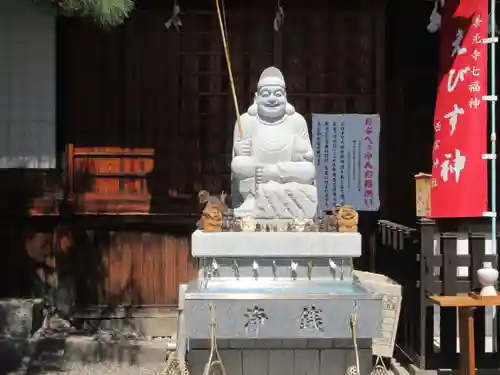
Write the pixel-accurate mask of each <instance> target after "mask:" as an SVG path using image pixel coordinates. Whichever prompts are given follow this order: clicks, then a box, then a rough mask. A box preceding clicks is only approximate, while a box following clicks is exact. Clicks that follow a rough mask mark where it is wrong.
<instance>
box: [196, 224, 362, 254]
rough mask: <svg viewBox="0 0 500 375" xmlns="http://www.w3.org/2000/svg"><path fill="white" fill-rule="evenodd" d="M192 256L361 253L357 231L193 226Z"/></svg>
mask: <svg viewBox="0 0 500 375" xmlns="http://www.w3.org/2000/svg"><path fill="white" fill-rule="evenodd" d="M191 253H192V255H193V256H194V257H224V258H232V257H263V258H265V257H286V258H292V259H293V258H300V257H310V258H314V257H327V258H328V257H335V258H355V257H359V256H361V234H360V233H337V232H218V233H205V232H203V231H200V230H197V231H196V232H194V233H193V235H192V237H191Z"/></svg>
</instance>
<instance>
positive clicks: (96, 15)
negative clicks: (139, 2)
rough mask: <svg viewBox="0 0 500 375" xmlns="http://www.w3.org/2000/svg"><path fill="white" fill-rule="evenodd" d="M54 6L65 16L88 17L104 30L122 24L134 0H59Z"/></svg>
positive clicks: (131, 8) (130, 10)
mask: <svg viewBox="0 0 500 375" xmlns="http://www.w3.org/2000/svg"><path fill="white" fill-rule="evenodd" d="M56 1H57V0H56ZM56 4H57V7H58V9H59V11H60V12H61V13H62V14H63V15H65V16H83V17H90V18H92V19H93V20H94V21H96V22H97V23H98V24H100V25H101V26H102V27H105V28H109V27H113V26H117V25H119V24H122V23H123V22H124V21H125V20H126V19H127V18H128V17H129V15H130V13H131V12H132V10H133V9H134V0H59V1H57V2H56Z"/></svg>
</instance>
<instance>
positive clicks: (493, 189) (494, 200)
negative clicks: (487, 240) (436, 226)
mask: <svg viewBox="0 0 500 375" xmlns="http://www.w3.org/2000/svg"><path fill="white" fill-rule="evenodd" d="M495 12H496V0H490V20H489V23H490V25H489V26H490V35H489V37H490V38H495V24H496V22H495ZM490 40H491V43H490V45H491V47H490V51H491V53H490V82H491V83H490V85H491V91H490V97H491V106H490V108H491V137H490V141H491V154H492V155H493V158H492V159H491V214H492V215H491V246H492V250H493V251H494V254H496V249H497V218H496V216H497V196H496V192H497V168H496V157H495V156H496V141H497V136H496V113H495V112H496V100H495V99H496V98H495V95H496V82H495V81H496V72H495V66H496V41H495V39H490Z"/></svg>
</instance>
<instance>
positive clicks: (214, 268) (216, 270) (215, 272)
mask: <svg viewBox="0 0 500 375" xmlns="http://www.w3.org/2000/svg"><path fill="white" fill-rule="evenodd" d="M212 273H213V276H214V277H215V276H217V277H218V276H220V274H219V263H217V261H216V260H215V258H214V259H212Z"/></svg>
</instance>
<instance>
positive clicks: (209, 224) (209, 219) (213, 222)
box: [201, 203, 222, 232]
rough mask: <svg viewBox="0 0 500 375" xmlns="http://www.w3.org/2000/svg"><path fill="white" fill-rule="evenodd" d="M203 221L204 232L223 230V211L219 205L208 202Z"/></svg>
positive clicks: (202, 217) (202, 216)
mask: <svg viewBox="0 0 500 375" xmlns="http://www.w3.org/2000/svg"><path fill="white" fill-rule="evenodd" d="M201 221H202V225H203V231H204V232H222V213H221V212H220V209H219V206H218V205H216V204H213V203H207V204H206V205H205V209H204V210H203V214H202V215H201Z"/></svg>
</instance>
